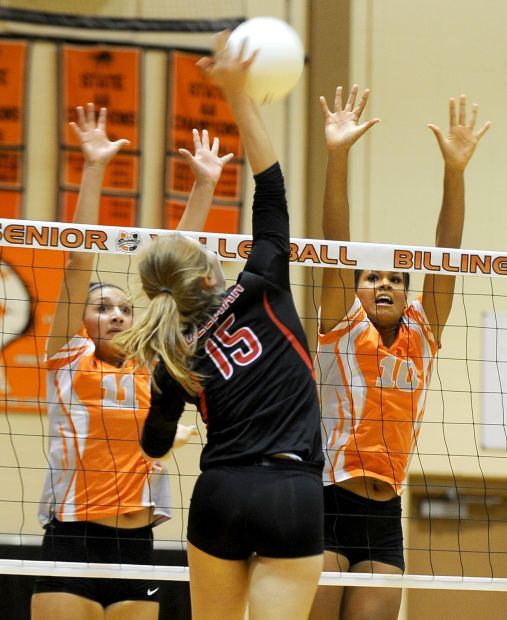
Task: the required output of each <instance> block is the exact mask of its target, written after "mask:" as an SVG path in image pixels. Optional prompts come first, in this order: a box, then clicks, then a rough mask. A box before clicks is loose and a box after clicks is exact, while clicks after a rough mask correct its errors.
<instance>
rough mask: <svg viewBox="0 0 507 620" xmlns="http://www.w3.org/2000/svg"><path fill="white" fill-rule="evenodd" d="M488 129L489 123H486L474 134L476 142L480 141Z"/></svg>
mask: <svg viewBox="0 0 507 620" xmlns="http://www.w3.org/2000/svg"><path fill="white" fill-rule="evenodd" d="M490 127H491V121H486V122H485V123H484V125H483V126H482V127H481V128H480V129H479V131H478V132H477V133H476V134H475V135H476V137H477V140H480V139H481V138H482V136H483V135H484V134H485V133H486V132H487V131H488V129H489V128H490Z"/></svg>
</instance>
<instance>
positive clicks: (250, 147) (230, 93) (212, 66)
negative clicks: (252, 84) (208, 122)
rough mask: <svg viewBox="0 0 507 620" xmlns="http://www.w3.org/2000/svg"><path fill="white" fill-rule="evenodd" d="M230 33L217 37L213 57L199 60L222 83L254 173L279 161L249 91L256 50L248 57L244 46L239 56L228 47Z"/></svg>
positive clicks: (200, 65)
mask: <svg viewBox="0 0 507 620" xmlns="http://www.w3.org/2000/svg"><path fill="white" fill-rule="evenodd" d="M228 38H229V33H228V32H227V31H226V32H221V33H220V34H218V35H217V36H216V37H215V52H214V54H213V56H212V57H211V58H210V57H206V58H201V60H199V62H198V63H197V64H198V65H199V67H200V68H201V69H202V70H203V71H204V72H205V74H206V75H207V76H208V77H209V78H210V79H212V80H213V81H214V82H215V84H217V85H218V86H220V88H221V89H222V92H223V93H224V95H225V97H226V99H227V101H228V102H229V105H230V106H231V108H232V112H233V114H234V118H235V120H236V123H237V124H238V127H239V132H240V135H241V139H242V141H243V146H244V147H245V151H246V154H247V157H248V161H249V163H250V167H251V168H252V172H253V174H254V175H255V174H259V173H261V172H263V171H264V170H267V169H268V168H269V167H270V166H272V165H273V164H274V163H275V162H276V161H277V157H276V153H275V150H274V148H273V145H272V143H271V138H270V137H269V133H268V131H267V129H266V127H265V125H264V122H263V120H262V118H261V116H260V114H259V111H258V109H257V106H256V104H255V103H254V101H253V100H252V99H251V98H250V96H249V95H247V93H246V92H245V83H246V79H247V76H248V70H249V68H250V65H251V64H252V62H253V61H254V59H255V52H254V53H253V54H252V55H251V56H248V57H246V58H245V49H244V45H243V46H242V48H241V49H240V51H239V53H238V54H237V55H235V54H232V53H231V51H230V50H229V48H228V47H227V40H228Z"/></svg>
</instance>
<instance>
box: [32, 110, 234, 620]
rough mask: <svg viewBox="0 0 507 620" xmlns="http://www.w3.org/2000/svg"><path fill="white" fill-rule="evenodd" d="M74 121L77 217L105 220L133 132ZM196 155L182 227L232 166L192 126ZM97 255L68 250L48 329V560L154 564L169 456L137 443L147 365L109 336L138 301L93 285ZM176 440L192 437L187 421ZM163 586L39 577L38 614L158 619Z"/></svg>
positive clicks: (38, 618)
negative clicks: (106, 180) (109, 178)
mask: <svg viewBox="0 0 507 620" xmlns="http://www.w3.org/2000/svg"><path fill="white" fill-rule="evenodd" d="M77 112H78V124H77V125H76V124H74V123H72V127H73V129H74V131H75V133H76V135H77V136H78V138H79V140H80V143H81V148H82V151H83V154H84V160H85V163H84V170H83V178H82V182H81V190H80V194H79V199H78V205H77V210H76V214H75V218H74V221H75V222H78V223H96V222H97V220H98V210H99V203H100V191H101V184H102V177H103V174H104V169H105V167H106V165H107V163H108V162H109V161H110V160H111V159H112V158H113V157H114V155H115V154H116V153H117V152H118V151H119V149H120V148H121V147H122V146H123V145H125V144H126V143H127V140H118V141H116V142H110V141H109V140H108V138H107V135H106V110H105V109H104V108H103V109H102V110H101V111H100V114H99V117H98V121H96V119H95V110H94V106H93V105H92V104H88V106H87V109H86V112H85V111H84V110H83V109H82V108H78V109H77ZM194 146H195V154H194V155H191V154H190V153H189V152H188V151H185V150H182V151H180V152H181V154H182V155H183V157H184V158H185V160H186V161H187V162H188V163H189V165H190V166H191V168H192V170H193V172H194V174H195V176H196V182H195V184H194V188H193V191H192V194H191V196H190V199H189V202H188V204H187V208H186V210H185V213H184V216H183V218H182V220H181V222H180V228H184V229H186V230H199V229H202V227H203V225H204V222H205V220H206V216H207V213H208V210H209V206H210V204H211V199H212V195H213V191H214V188H215V185H216V183H217V182H218V179H219V178H220V175H221V172H222V168H223V165H224V164H225V163H226V162H227V161H229V159H230V158H231V157H232V155H227V156H225V157H222V158H220V157H219V156H218V147H219V144H218V140H215V141H214V143H213V145H212V146H211V148H210V145H209V141H208V135H207V132H206V131H203V133H202V142H201V138H200V136H199V133H198V132H197V131H196V130H194ZM93 261H94V256H93V254H91V253H75V252H74V253H71V256H70V258H69V260H68V262H67V266H66V269H65V274H64V281H63V284H62V288H61V293H60V298H59V300H58V303H57V307H56V313H55V315H54V319H53V324H52V327H51V331H50V334H49V338H48V342H47V347H46V354H47V370H48V416H49V424H50V431H49V436H50V445H49V452H48V464H49V470H48V473H47V477H46V482H45V486H44V490H43V495H42V500H41V505H40V514H39V518H40V521H41V523H42V524H43V526H44V528H45V534H44V540H43V546H42V559H44V560H51V561H75V562H99V563H100V562H109V563H111V562H112V563H122V564H129V563H130V564H153V533H152V528H153V526H154V525H157V524H159V523H161V522H163V521H165V520H166V519H168V518H170V496H169V481H168V477H167V476H166V475H164V474H165V473H166V470H165V468H164V467H163V466H162V465H161V464H160V463H150V462H148V461H147V460H145V458H144V456H143V455H142V452H141V449H140V446H139V440H140V434H141V429H142V426H143V423H144V420H145V418H146V415H147V413H148V410H149V407H150V381H149V372H148V370H147V369H143V368H140V369H136V368H134V365H133V364H132V363H125V362H124V359H123V357H122V355H121V354H120V353H119V351H118V350H117V348H116V347H115V346H114V345H113V343H112V338H113V337H114V336H115V335H117V334H118V333H120V332H122V331H124V330H125V329H127V328H128V327H131V325H132V321H133V307H132V303H131V300H130V299H129V297H128V295H127V294H126V293H125V292H124V291H123V290H122V289H121V288H120V287H118V286H117V285H115V284H109V283H100V282H99V283H92V284H91V285H90V275H91V273H92V268H93ZM178 430H179V433H178V437H177V440H176V442H175V447H178V445H182V444H183V443H185V442H186V441H187V440H188V439H189V438H190V436H191V435H192V432H193V428H192V427H184V426H180V427H179V429H178ZM159 590H160V587H159V584H157V583H154V582H152V581H149V580H131V579H118V580H112V579H93V578H86V579H85V578H59V577H51V576H47V577H41V578H38V579H37V580H36V584H35V591H34V595H33V598H32V618H33V620H46V619H47V618H51V620H63V619H67V618H73V620H84V619H86V620H94V619H97V620H99V619H102V618H108V619H111V620H112V619H114V618H121V619H122V620H130V619H131V620H154V619H155V618H158V612H159V604H158V598H159Z"/></svg>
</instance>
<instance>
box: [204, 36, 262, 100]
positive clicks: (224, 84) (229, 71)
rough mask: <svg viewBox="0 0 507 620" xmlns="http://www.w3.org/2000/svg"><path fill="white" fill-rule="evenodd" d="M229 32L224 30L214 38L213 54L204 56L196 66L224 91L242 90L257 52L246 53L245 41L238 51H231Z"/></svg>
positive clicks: (230, 92)
mask: <svg viewBox="0 0 507 620" xmlns="http://www.w3.org/2000/svg"><path fill="white" fill-rule="evenodd" d="M229 35H230V32H229V31H228V30H224V31H223V32H219V33H218V34H217V35H216V36H215V38H214V44H215V49H214V53H213V56H205V57H204V58H201V59H200V60H198V61H197V63H196V64H197V66H198V67H199V68H200V69H201V71H203V72H204V74H205V75H206V76H207V77H208V78H210V79H211V80H213V81H214V82H215V83H216V84H217V85H218V86H220V88H222V89H223V90H224V91H225V92H226V93H229V94H232V93H237V92H242V91H243V90H244V87H245V83H246V80H247V77H248V70H249V69H250V66H251V64H252V63H253V61H254V60H255V57H256V55H257V52H256V51H255V52H253V53H252V54H250V55H249V56H247V55H246V51H245V50H246V41H243V44H242V45H241V48H240V50H239V52H238V53H237V54H236V53H232V52H231V50H230V49H229V48H228V47H227V40H228V39H229Z"/></svg>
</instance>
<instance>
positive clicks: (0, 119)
mask: <svg viewBox="0 0 507 620" xmlns="http://www.w3.org/2000/svg"><path fill="white" fill-rule="evenodd" d="M27 49H28V45H27V43H24V42H13V41H9V40H5V39H4V40H1V41H0V188H1V189H8V190H14V191H11V192H2V196H3V197H5V198H6V201H5V203H2V205H1V206H0V214H1V215H2V216H3V217H10V218H18V217H21V205H22V190H23V188H22V184H23V149H24V140H25V135H24V134H25V131H24V101H25V74H26V58H27Z"/></svg>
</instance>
